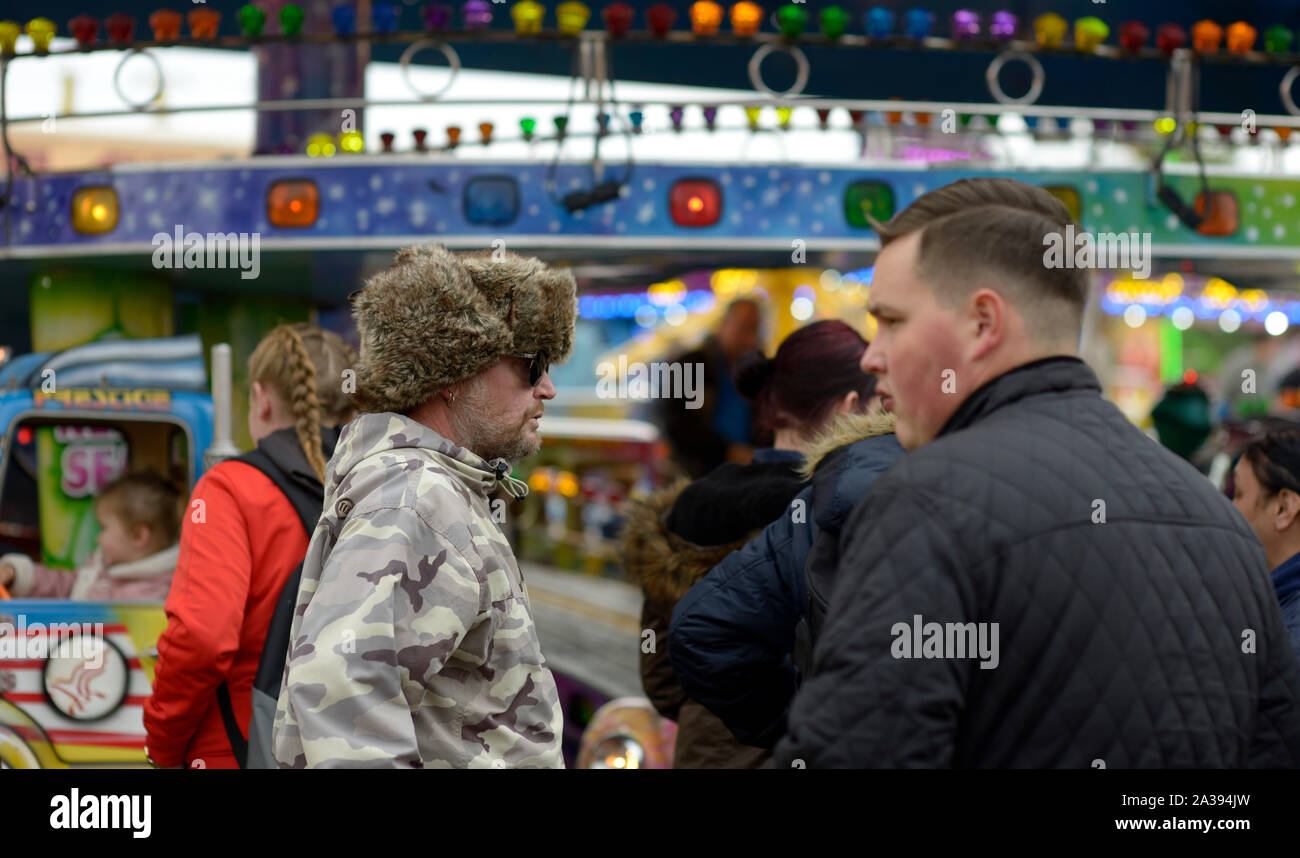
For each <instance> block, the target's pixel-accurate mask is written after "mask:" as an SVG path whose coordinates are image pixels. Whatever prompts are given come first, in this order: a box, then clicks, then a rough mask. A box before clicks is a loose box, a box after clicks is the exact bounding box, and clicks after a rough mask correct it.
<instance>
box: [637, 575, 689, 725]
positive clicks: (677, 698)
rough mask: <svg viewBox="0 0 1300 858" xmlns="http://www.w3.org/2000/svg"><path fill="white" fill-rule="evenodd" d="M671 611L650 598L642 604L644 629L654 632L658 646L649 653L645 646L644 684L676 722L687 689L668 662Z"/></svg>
mask: <svg viewBox="0 0 1300 858" xmlns="http://www.w3.org/2000/svg"><path fill="white" fill-rule="evenodd" d="M669 616H670V612H665V611H664V610H662V609H661V608H660V607H659V606H658V605H656V604H655V603H653V602H651V601H650V600H649V599H646V600H645V602H644V603H643V604H642V605H641V628H643V629H649V630H650V631H652V632H654V648H653V649H651V650H650V651H649V652H646V647H645V645H644V643H643V644H642V646H641V686H642V687H643V688H644V689H645V694H646V697H648V698H649V699H650V702H651V703H652V704H653V705H654V707H655V709H656V710H657V711H658V712H659V714H660V715H662V716H664V717H665V718H667V719H669V720H670V721H676V720H677V717H678V715H679V714H680V713H681V708H682V704H683V703H684V702H686V692H684V691H682V686H681V684H680V683H678V681H677V677H676V676H675V675H673V666H672V663H671V662H669V661H668V620H669Z"/></svg>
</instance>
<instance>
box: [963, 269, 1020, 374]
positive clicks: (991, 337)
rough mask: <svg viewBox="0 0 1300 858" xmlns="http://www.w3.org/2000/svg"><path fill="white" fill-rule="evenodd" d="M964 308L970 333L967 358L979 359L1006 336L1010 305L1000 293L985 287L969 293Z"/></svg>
mask: <svg viewBox="0 0 1300 858" xmlns="http://www.w3.org/2000/svg"><path fill="white" fill-rule="evenodd" d="M966 309H967V312H968V322H969V324H970V330H971V333H972V337H971V351H970V355H969V358H970V360H979V359H980V358H982V357H984V356H985V355H987V354H988V353H989V352H991V351H993V349H995V348H997V347H998V345H999V344H1000V343H1001V342H1002V340H1003V339H1004V338H1005V337H1006V335H1007V327H1008V325H1009V324H1010V322H1011V318H1010V316H1011V306H1010V305H1009V304H1008V303H1007V301H1006V299H1005V298H1003V297H1002V296H1001V295H1000V294H998V293H997V292H995V291H993V290H992V289H989V288H987V287H985V288H982V289H976V290H975V291H974V292H973V293H972V294H971V296H970V298H969V300H968V301H967V303H966Z"/></svg>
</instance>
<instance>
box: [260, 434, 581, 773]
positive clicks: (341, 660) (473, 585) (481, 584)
mask: <svg viewBox="0 0 1300 858" xmlns="http://www.w3.org/2000/svg"><path fill="white" fill-rule="evenodd" d="M326 481H327V482H326V488H325V509H324V513H323V514H322V516H321V520H320V523H319V524H318V525H317V527H316V532H315V534H314V535H313V536H312V540H311V544H310V546H308V549H307V557H306V559H305V560H304V562H303V570H302V584H301V587H300V588H299V591H298V602H297V607H296V609H295V612H294V619H293V625H292V631H291V633H290V644H289V654H288V661H287V663H286V665H285V675H284V682H283V684H282V685H281V688H280V698H279V703H278V706H277V709H276V713H275V727H274V732H273V738H272V750H273V753H274V754H275V758H276V761H277V762H278V763H279V765H280V766H281V767H282V768H304V767H345V766H348V767H354V766H367V767H415V768H422V767H439V768H452V767H454V768H483V767H492V768H505V767H510V768H513V767H524V766H530V767H547V768H563V766H564V761H563V757H562V756H561V752H560V739H561V736H562V733H563V731H562V726H563V725H562V720H561V714H560V705H559V695H558V693H557V691H556V687H555V680H554V678H553V677H552V676H551V672H550V670H548V669H547V667H546V660H545V659H544V658H543V657H542V651H541V647H540V645H539V643H538V638H537V629H536V627H535V626H534V625H533V616H532V609H531V606H530V604H529V601H528V594H527V592H526V590H525V589H524V584H523V579H522V577H521V576H520V573H519V566H518V564H517V563H516V562H515V557H514V554H513V552H512V551H511V548H510V544H509V543H508V542H507V541H506V538H505V535H504V534H503V533H502V531H501V528H500V526H499V525H498V524H497V523H496V521H497V520H499V519H500V515H498V516H497V520H494V518H493V512H494V509H495V510H503V509H504V507H503V506H502V504H503V503H504V501H501V500H495V501H494V500H492V499H491V498H490V495H491V493H492V491H493V490H494V489H495V488H496V487H497V485H496V484H497V483H498V482H501V483H502V484H503V485H502V488H504V489H505V490H506V492H507V493H509V494H511V495H514V496H521V495H523V494H524V493H526V492H527V487H526V486H525V485H524V484H523V483H521V482H520V481H519V480H515V479H513V478H512V477H509V476H505V475H503V476H502V477H501V478H498V477H497V475H496V473H495V472H494V471H493V469H492V467H491V466H490V465H489V464H488V463H487V462H485V461H483V459H481V458H480V457H478V456H476V455H475V454H473V453H471V452H470V451H468V450H466V449H463V448H461V447H458V446H456V445H455V444H453V443H452V442H450V441H448V440H447V439H445V438H443V437H442V436H441V435H439V434H438V433H436V432H434V431H433V430H432V429H428V428H426V427H425V426H422V425H421V424H419V423H416V422H414V421H412V420H410V419H408V418H406V417H402V416H400V415H397V414H391V413H385V414H364V415H361V416H360V417H358V418H357V419H355V420H353V421H352V422H351V423H349V424H348V425H347V426H346V427H345V428H344V430H343V433H342V435H341V437H340V438H339V443H338V447H337V448H336V450H335V451H334V456H333V458H331V459H330V463H329V469H328V472H327V474H326Z"/></svg>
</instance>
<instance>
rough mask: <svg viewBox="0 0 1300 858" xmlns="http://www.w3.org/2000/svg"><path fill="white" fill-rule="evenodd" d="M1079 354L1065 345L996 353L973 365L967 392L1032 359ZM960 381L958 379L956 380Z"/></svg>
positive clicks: (1030, 361) (1029, 362)
mask: <svg viewBox="0 0 1300 858" xmlns="http://www.w3.org/2000/svg"><path fill="white" fill-rule="evenodd" d="M1078 356H1079V353H1078V350H1077V349H1071V348H1068V347H1065V346H1050V345H1049V346H1039V347H1034V348H1021V349H1016V350H1015V351H1013V352H1007V353H1006V354H1003V355H998V356H996V357H994V358H993V359H991V360H989V361H986V362H985V363H983V364H980V365H979V366H976V367H973V370H974V371H973V372H972V373H971V378H969V379H967V380H966V381H967V387H966V390H967V392H969V391H972V390H977V389H978V388H980V387H983V386H984V385H985V384H987V383H988V382H990V381H992V380H993V379H995V378H998V377H999V376H1003V375H1006V374H1007V373H1009V372H1011V371H1012V370H1013V369H1016V368H1018V367H1022V366H1024V365H1026V364H1031V363H1033V362H1034V361H1040V360H1046V359H1047V358H1054V357H1072V358H1077V357H1078ZM958 383H960V380H959V381H958Z"/></svg>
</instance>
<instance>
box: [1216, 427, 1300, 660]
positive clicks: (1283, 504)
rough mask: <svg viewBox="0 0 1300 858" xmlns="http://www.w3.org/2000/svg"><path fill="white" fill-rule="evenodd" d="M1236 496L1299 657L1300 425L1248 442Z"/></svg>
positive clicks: (1238, 473)
mask: <svg viewBox="0 0 1300 858" xmlns="http://www.w3.org/2000/svg"><path fill="white" fill-rule="evenodd" d="M1232 476H1233V480H1232V482H1233V486H1232V502H1233V504H1234V505H1235V506H1236V507H1237V510H1238V511H1239V512H1240V513H1241V514H1242V515H1243V516H1245V518H1246V521H1247V523H1249V524H1250V527H1251V530H1253V531H1255V535H1256V536H1258V537H1259V541H1260V542H1261V543H1262V544H1263V546H1264V556H1265V557H1266V558H1267V560H1268V565H1269V567H1270V568H1271V569H1272V570H1273V571H1272V573H1271V577H1272V579H1273V589H1274V590H1275V591H1276V592H1277V600H1278V604H1279V606H1280V607H1281V609H1282V622H1283V624H1284V625H1285V626H1286V630H1287V634H1288V635H1289V636H1290V638H1291V646H1292V648H1294V649H1295V651H1296V655H1297V657H1300V430H1297V429H1274V430H1272V431H1269V432H1266V433H1265V434H1264V435H1262V436H1260V437H1259V438H1256V439H1255V440H1253V441H1251V442H1250V443H1249V444H1247V445H1246V449H1245V450H1244V451H1243V452H1242V454H1241V458H1240V459H1239V460H1238V461H1237V466H1236V468H1235V469H1234V470H1233V472H1232Z"/></svg>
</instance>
